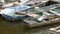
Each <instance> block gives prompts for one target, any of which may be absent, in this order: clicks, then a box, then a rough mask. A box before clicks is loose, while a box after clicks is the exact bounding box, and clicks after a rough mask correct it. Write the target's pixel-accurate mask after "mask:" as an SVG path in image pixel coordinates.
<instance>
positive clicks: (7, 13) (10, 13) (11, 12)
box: [0, 5, 31, 21]
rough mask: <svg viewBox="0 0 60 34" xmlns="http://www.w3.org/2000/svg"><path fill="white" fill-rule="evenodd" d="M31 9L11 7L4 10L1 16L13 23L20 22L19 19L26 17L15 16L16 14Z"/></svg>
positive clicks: (27, 7) (21, 6)
mask: <svg viewBox="0 0 60 34" xmlns="http://www.w3.org/2000/svg"><path fill="white" fill-rule="evenodd" d="M30 8H31V7H30V6H23V5H20V6H15V7H10V8H6V9H4V10H2V11H1V12H0V14H1V15H2V17H4V18H5V19H6V20H12V21H14V20H18V18H17V17H20V18H22V17H24V15H19V14H15V13H16V12H18V11H24V10H28V9H30Z"/></svg>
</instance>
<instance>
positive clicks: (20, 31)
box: [0, 16, 60, 34]
mask: <svg viewBox="0 0 60 34" xmlns="http://www.w3.org/2000/svg"><path fill="white" fill-rule="evenodd" d="M59 25H60V23H58V24H52V25H45V26H40V27H34V28H27V27H25V24H24V22H22V21H21V20H19V21H16V22H12V21H6V20H5V19H4V18H2V17H1V16H0V34H49V29H50V28H52V27H56V26H59Z"/></svg>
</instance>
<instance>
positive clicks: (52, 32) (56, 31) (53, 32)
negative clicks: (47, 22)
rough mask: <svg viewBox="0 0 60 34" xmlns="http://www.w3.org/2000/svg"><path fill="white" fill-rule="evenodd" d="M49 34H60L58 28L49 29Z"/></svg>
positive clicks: (59, 28)
mask: <svg viewBox="0 0 60 34" xmlns="http://www.w3.org/2000/svg"><path fill="white" fill-rule="evenodd" d="M49 33H50V34H60V26H58V27H55V28H50V29H49Z"/></svg>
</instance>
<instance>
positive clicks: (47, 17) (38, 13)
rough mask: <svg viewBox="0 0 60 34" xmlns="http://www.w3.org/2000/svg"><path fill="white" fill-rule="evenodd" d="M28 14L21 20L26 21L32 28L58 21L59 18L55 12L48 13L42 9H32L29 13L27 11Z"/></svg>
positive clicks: (27, 25)
mask: <svg viewBox="0 0 60 34" xmlns="http://www.w3.org/2000/svg"><path fill="white" fill-rule="evenodd" d="M26 15H27V17H26V18H23V19H21V20H22V21H24V22H25V24H26V27H30V28H32V27H37V26H43V25H47V24H53V23H57V22H58V21H57V22H56V19H57V18H56V16H55V14H53V13H47V12H45V11H44V10H42V9H38V10H35V11H34V10H30V11H29V13H27V14H26ZM57 20H59V19H57Z"/></svg>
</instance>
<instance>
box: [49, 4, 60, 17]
mask: <svg viewBox="0 0 60 34" xmlns="http://www.w3.org/2000/svg"><path fill="white" fill-rule="evenodd" d="M49 12H52V13H54V14H55V15H57V16H60V5H57V6H55V7H52V8H50V10H49Z"/></svg>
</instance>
